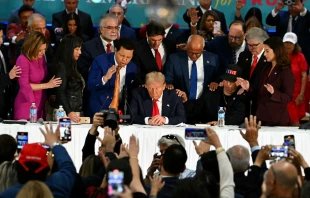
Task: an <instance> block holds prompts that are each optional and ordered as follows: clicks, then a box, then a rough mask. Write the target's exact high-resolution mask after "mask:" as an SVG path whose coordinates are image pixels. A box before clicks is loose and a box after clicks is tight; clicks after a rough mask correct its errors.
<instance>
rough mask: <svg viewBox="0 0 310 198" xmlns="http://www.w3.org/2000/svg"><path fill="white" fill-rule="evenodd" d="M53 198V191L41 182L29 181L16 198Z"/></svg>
mask: <svg viewBox="0 0 310 198" xmlns="http://www.w3.org/2000/svg"><path fill="white" fill-rule="evenodd" d="M39 197H44V198H45V197H46V198H53V194H52V192H51V190H50V189H49V188H48V187H47V186H46V184H45V183H43V182H41V181H36V180H33V181H29V182H27V183H26V184H25V185H24V186H23V187H22V188H21V189H20V191H19V192H18V194H17V195H16V198H39Z"/></svg>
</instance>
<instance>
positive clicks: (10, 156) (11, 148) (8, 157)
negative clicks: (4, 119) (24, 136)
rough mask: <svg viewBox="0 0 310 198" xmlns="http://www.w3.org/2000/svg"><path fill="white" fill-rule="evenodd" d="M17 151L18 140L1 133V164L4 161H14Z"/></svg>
mask: <svg viewBox="0 0 310 198" xmlns="http://www.w3.org/2000/svg"><path fill="white" fill-rule="evenodd" d="M16 153H17V143H16V140H15V139H14V138H13V137H12V136H10V135H8V134H1V135H0V164H2V163H3V162H4V161H9V162H12V161H13V160H14V159H15V154H16Z"/></svg>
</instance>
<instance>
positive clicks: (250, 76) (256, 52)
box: [237, 27, 269, 115]
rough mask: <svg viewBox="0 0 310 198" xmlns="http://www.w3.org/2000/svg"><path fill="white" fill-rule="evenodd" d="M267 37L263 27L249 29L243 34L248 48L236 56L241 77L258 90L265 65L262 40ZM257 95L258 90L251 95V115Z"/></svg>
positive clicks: (253, 113)
mask: <svg viewBox="0 0 310 198" xmlns="http://www.w3.org/2000/svg"><path fill="white" fill-rule="evenodd" d="M268 38H269V36H268V34H267V33H266V31H264V30H263V29H261V28H257V27H254V28H252V29H250V30H249V31H248V32H247V34H246V36H245V39H246V42H247V45H248V49H249V50H246V51H243V52H241V53H240V55H239V58H238V63H237V65H238V66H240V67H241V68H242V78H243V79H246V80H248V81H249V82H250V85H251V86H253V89H254V90H259V82H260V79H261V72H262V70H263V69H264V67H265V65H266V57H265V56H264V41H265V40H267V39H268ZM258 97H259V92H258V91H256V92H254V93H253V94H252V95H251V98H250V100H251V102H250V114H251V115H256V107H257V101H258Z"/></svg>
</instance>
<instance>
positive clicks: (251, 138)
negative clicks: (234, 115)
mask: <svg viewBox="0 0 310 198" xmlns="http://www.w3.org/2000/svg"><path fill="white" fill-rule="evenodd" d="M244 124H245V129H246V131H245V133H243V132H242V130H241V129H240V130H239V131H240V134H241V136H242V137H243V139H245V141H247V142H248V143H249V144H250V146H251V147H253V146H258V129H259V128H260V125H261V121H259V122H258V124H256V116H254V117H253V116H252V115H251V116H250V122H249V120H248V118H245V119H244Z"/></svg>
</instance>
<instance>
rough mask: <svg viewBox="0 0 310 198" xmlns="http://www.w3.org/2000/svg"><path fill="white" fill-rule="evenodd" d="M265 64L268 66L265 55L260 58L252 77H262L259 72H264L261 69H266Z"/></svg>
mask: <svg viewBox="0 0 310 198" xmlns="http://www.w3.org/2000/svg"><path fill="white" fill-rule="evenodd" d="M265 64H266V58H265V56H264V54H262V56H261V57H260V59H259V61H258V63H257V65H256V67H255V69H254V71H253V74H252V76H256V75H260V74H258V71H262V70H261V68H262V67H264V66H265Z"/></svg>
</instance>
